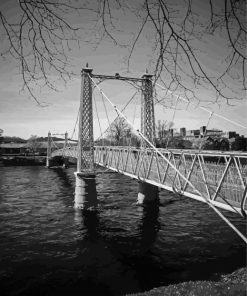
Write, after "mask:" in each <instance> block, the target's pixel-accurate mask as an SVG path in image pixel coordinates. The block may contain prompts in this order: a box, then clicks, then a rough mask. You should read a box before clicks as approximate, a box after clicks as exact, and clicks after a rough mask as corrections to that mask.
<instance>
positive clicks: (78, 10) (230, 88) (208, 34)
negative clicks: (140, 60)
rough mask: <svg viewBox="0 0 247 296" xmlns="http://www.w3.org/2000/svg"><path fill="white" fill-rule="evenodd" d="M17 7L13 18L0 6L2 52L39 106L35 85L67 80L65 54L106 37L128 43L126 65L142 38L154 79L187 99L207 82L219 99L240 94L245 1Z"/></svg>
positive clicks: (23, 1)
mask: <svg viewBox="0 0 247 296" xmlns="http://www.w3.org/2000/svg"><path fill="white" fill-rule="evenodd" d="M14 5H16V7H15V8H13V9H14V11H15V12H16V14H15V17H14V18H13V17H12V18H11V16H9V13H8V11H6V10H5V9H4V7H5V6H2V7H1V10H0V28H1V33H2V36H4V40H3V46H2V47H1V56H2V57H7V56H11V57H13V58H14V59H16V60H17V61H18V64H19V68H20V74H21V76H22V80H23V88H24V89H26V90H27V91H28V92H29V94H30V95H31V96H32V97H33V99H35V100H36V101H37V102H38V103H39V104H40V102H39V101H38V100H37V96H36V91H35V89H36V88H37V87H38V88H39V87H40V88H43V87H48V88H49V89H52V90H56V83H55V81H54V77H56V78H57V79H58V80H59V81H63V82H65V83H66V81H67V80H68V79H70V78H72V77H73V75H74V73H73V70H72V69H71V61H70V52H71V51H72V50H73V48H74V47H75V45H76V44H78V43H80V42H81V40H82V39H83V40H84V41H85V40H86V42H87V43H92V47H93V46H96V47H97V46H98V45H99V44H100V43H101V42H102V40H104V41H105V40H107V39H108V40H109V41H111V42H112V43H113V44H114V45H115V46H118V47H121V48H122V49H126V52H125V53H126V64H125V65H126V68H127V69H130V68H131V62H132V59H134V58H135V57H138V56H139V53H140V47H138V46H141V47H143V44H145V46H144V47H146V48H147V54H146V55H145V57H146V63H147V64H149V68H150V72H153V73H154V74H155V80H158V79H159V80H160V81H161V82H162V84H163V85H164V86H165V87H166V88H167V89H168V90H170V91H182V92H183V95H184V96H185V97H187V98H188V100H191V99H198V100H199V99H200V98H198V94H197V91H196V90H197V89H198V88H208V87H210V88H211V89H213V90H214V93H215V100H216V101H219V99H220V98H224V99H225V100H226V102H230V100H232V99H241V98H245V91H246V59H247V58H246V44H247V42H246V41H247V31H246V22H247V21H246V7H245V1H244V0H224V1H223V0H222V1H212V0H207V1H198V0H197V1H193V0H187V1H181V0H177V1H171V0H164V1H160V0H154V1H153V0H138V1H131V0H124V1H118V0H115V1H109V0H94V1H83V2H82V3H81V2H80V1H76V0H70V1H65V0H61V1H48V0H42V1H34V0H19V1H18V2H17V1H16V2H15V4H14ZM77 14H79V15H80V16H79V18H80V19H83V18H87V17H88V16H89V15H90V16H91V18H90V19H89V22H88V26H85V24H84V25H82V26H80V25H79V26H78V25H77V24H76V21H74V19H76V17H77ZM126 19H127V20H130V24H131V26H128V24H126ZM82 34H84V35H82ZM85 36H89V37H87V39H85ZM126 36H127V37H128V38H126ZM129 40H130V42H129ZM144 40H146V41H144ZM217 42H218V45H217V46H216V47H215V48H214V45H215V44H217ZM81 44H82V45H83V42H82V43H81ZM148 45H150V47H148ZM217 51H218V52H219V54H218V56H220V58H221V63H218V56H217V55H215V53H216V52H217ZM210 55H214V57H212V58H210ZM215 64H216V66H215ZM218 65H221V67H218ZM215 67H216V68H215Z"/></svg>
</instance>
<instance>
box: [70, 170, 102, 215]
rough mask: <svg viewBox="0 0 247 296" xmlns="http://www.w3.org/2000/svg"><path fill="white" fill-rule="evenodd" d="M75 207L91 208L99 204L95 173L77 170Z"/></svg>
mask: <svg viewBox="0 0 247 296" xmlns="http://www.w3.org/2000/svg"><path fill="white" fill-rule="evenodd" d="M75 180H76V181H75V182H76V183H75V204H74V206H75V208H77V209H85V210H86V209H89V208H94V207H96V206H97V192H96V181H95V175H94V174H85V173H80V172H75Z"/></svg>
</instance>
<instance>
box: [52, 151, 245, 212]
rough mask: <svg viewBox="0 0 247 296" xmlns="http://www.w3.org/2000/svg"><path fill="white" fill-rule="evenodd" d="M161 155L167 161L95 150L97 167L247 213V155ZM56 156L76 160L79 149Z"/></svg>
mask: <svg viewBox="0 0 247 296" xmlns="http://www.w3.org/2000/svg"><path fill="white" fill-rule="evenodd" d="M159 151H160V152H161V153H162V155H164V157H165V158H166V159H167V160H165V159H164V158H162V157H161V156H160V155H159V154H158V153H157V152H155V151H153V150H152V149H137V148H134V147H118V146H114V147H112V146H105V147H101V146H95V163H96V164H98V165H101V166H103V167H107V168H109V169H111V170H113V171H116V172H119V173H122V174H124V175H127V176H129V177H132V178H135V179H138V180H140V181H145V182H147V183H150V184H153V185H156V186H158V187H160V188H164V189H167V190H170V191H174V192H176V193H180V194H183V195H185V196H188V197H191V198H194V199H197V200H199V201H202V202H206V200H210V202H212V203H213V204H214V205H216V206H218V207H220V208H223V209H226V210H230V211H237V212H242V213H243V211H244V212H245V213H247V204H246V184H247V166H246V164H247V154H246V153H241V152H240V153H233V152H224V153H223V152H220V151H202V152H200V153H199V152H198V151H192V150H175V149H174V150H169V151H168V150H165V149H159ZM55 155H61V156H64V157H73V158H77V148H76V147H73V148H71V149H68V148H67V149H60V150H57V151H54V152H53V154H52V156H55ZM172 166H175V167H176V168H177V170H178V171H179V172H180V173H178V172H177V171H176V169H174V168H173V167H172ZM181 175H183V176H184V178H183V177H182V176H181ZM198 191H199V192H200V194H198Z"/></svg>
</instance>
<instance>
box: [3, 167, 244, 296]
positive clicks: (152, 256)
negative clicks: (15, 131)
mask: <svg viewBox="0 0 247 296" xmlns="http://www.w3.org/2000/svg"><path fill="white" fill-rule="evenodd" d="M74 171H75V168H69V169H66V170H65V169H64V170H63V169H46V168H45V167H0V290H1V295H124V294H126V293H134V292H138V291H145V290H149V289H152V288H154V287H158V286H162V285H168V284H172V283H177V282H181V281H188V280H197V279H203V280H206V279H217V278H218V277H219V275H220V274H222V273H228V272H232V271H233V270H235V269H237V268H238V267H243V266H245V264H246V247H245V245H244V243H243V242H242V241H241V240H240V239H239V237H238V236H237V235H236V234H235V233H234V232H233V231H232V230H231V229H230V228H229V227H228V226H227V225H226V224H225V222H223V221H221V219H220V218H219V217H218V216H217V215H216V214H215V213H214V212H213V211H212V210H211V209H210V208H209V207H208V206H207V205H205V204H202V203H200V202H197V201H194V200H191V199H189V198H186V197H181V196H176V195H174V194H172V193H170V192H167V191H160V193H159V197H160V205H159V206H151V205H150V206H149V207H137V206H136V205H135V201H136V197H137V188H138V186H137V181H136V180H132V179H130V178H128V177H125V176H122V175H119V174H116V173H112V174H107V173H100V174H98V175H97V177H96V181H97V193H98V200H99V207H98V209H97V210H96V211H89V212H82V211H80V210H75V209H74V208H73V198H74V181H75V178H74V174H73V172H74ZM224 213H225V215H226V216H227V217H228V218H229V219H230V220H231V221H232V222H233V223H234V224H235V225H236V226H237V227H238V228H239V229H240V230H241V231H242V232H243V233H245V234H246V221H245V220H243V219H242V218H241V217H239V216H237V215H235V214H232V213H228V212H224Z"/></svg>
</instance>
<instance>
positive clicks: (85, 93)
mask: <svg viewBox="0 0 247 296" xmlns="http://www.w3.org/2000/svg"><path fill="white" fill-rule="evenodd" d="M92 71H93V69H91V68H87V67H86V68H84V69H82V72H81V77H82V80H81V97H80V115H79V134H78V158H77V171H78V172H85V173H93V172H94V138H93V106H92V81H91V78H90V75H91V73H92Z"/></svg>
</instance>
